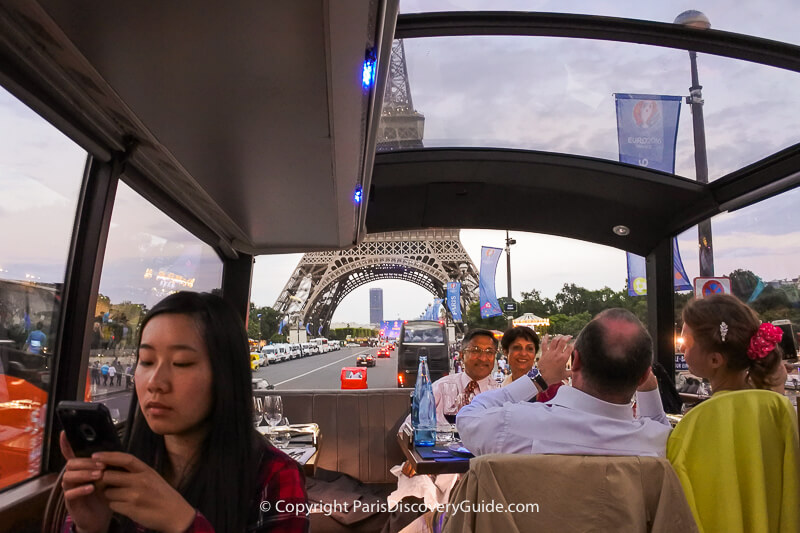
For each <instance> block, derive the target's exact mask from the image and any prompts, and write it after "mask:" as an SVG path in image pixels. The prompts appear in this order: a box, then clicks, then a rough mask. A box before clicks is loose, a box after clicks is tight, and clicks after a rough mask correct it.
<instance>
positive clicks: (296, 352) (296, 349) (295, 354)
mask: <svg viewBox="0 0 800 533" xmlns="http://www.w3.org/2000/svg"><path fill="white" fill-rule="evenodd" d="M289 355H290V357H291V358H292V359H300V358H301V357H303V355H305V354H304V353H303V352H302V351H301V350H300V345H299V344H296V343H295V344H290V345H289Z"/></svg>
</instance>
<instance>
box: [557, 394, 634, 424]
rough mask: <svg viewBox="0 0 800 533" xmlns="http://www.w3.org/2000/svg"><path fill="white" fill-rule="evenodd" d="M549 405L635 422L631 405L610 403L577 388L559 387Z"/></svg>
mask: <svg viewBox="0 0 800 533" xmlns="http://www.w3.org/2000/svg"><path fill="white" fill-rule="evenodd" d="M547 403H548V404H553V405H560V406H562V407H566V408H568V409H576V410H578V411H585V412H587V413H592V414H595V415H599V416H605V417H608V418H615V419H617V420H624V421H630V420H633V408H632V407H631V405H630V404H624V405H622V404H617V403H609V402H606V401H603V400H601V399H599V398H595V397H594V396H592V395H590V394H586V393H585V392H583V391H581V390H578V389H576V388H575V387H569V386H563V387H559V388H558V392H556V395H555V397H554V398H553V399H552V400H550V401H549V402H547Z"/></svg>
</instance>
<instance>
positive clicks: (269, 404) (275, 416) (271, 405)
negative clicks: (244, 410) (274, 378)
mask: <svg viewBox="0 0 800 533" xmlns="http://www.w3.org/2000/svg"><path fill="white" fill-rule="evenodd" d="M264 417H265V418H266V419H267V424H269V425H270V427H275V426H277V425H278V424H280V423H281V420H283V400H282V399H281V397H280V396H278V395H272V396H264Z"/></svg>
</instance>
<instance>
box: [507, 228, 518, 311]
mask: <svg viewBox="0 0 800 533" xmlns="http://www.w3.org/2000/svg"><path fill="white" fill-rule="evenodd" d="M512 244H517V241H516V240H515V239H512V238H511V237H509V236H508V230H506V281H507V282H508V299H509V300H511V299H512V298H511V245H512Z"/></svg>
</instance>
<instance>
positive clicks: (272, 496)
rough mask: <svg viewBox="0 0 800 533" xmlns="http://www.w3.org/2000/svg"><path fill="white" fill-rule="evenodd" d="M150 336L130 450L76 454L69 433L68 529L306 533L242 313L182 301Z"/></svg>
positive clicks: (176, 297)
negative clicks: (259, 399)
mask: <svg viewBox="0 0 800 533" xmlns="http://www.w3.org/2000/svg"><path fill="white" fill-rule="evenodd" d="M140 331H141V337H140V339H139V346H138V360H137V364H136V370H135V374H134V376H135V389H134V400H135V401H134V402H133V403H132V408H131V415H130V416H129V417H128V421H129V422H128V423H129V427H128V432H127V439H126V440H127V442H126V449H127V453H123V452H103V453H96V454H94V455H93V456H92V457H91V458H76V457H75V456H74V454H73V453H72V450H71V449H70V447H69V444H68V443H67V441H66V438H65V437H64V434H63V433H62V435H61V449H62V452H63V453H64V456H65V457H66V458H67V459H68V460H67V467H66V471H65V473H64V477H63V482H62V485H63V488H64V499H65V503H66V506H67V509H68V510H69V513H70V517H69V518H68V520H67V524H66V527H65V531H69V530H74V531H78V532H87V533H96V532H106V531H137V532H138V531H145V530H147V531H160V532H172V531H174V532H194V533H205V532H227V533H240V532H244V531H248V532H257V531H280V532H288V531H307V530H308V519H307V517H306V516H305V513H304V512H302V511H299V512H287V509H292V506H294V508H297V507H300V508H301V509H302V508H303V507H302V506H304V505H305V504H306V502H307V499H306V494H305V482H304V477H303V474H302V472H301V471H300V468H299V466H298V465H297V463H296V462H294V461H293V460H292V459H291V458H289V457H288V456H287V455H285V454H283V453H282V452H280V451H279V450H277V449H275V448H274V447H273V446H272V445H270V444H269V443H268V442H267V441H266V439H265V438H264V437H262V436H261V435H259V433H258V432H257V431H256V430H255V427H254V424H253V401H252V390H251V371H250V350H249V346H248V342H247V335H246V333H245V329H244V325H243V324H242V321H241V320H240V319H239V317H238V315H237V314H236V312H235V310H234V309H233V308H232V306H230V304H228V303H227V302H225V301H224V300H223V299H222V298H220V297H218V296H215V295H211V294H204V293H203V294H200V293H190V292H181V293H176V294H173V295H170V296H168V297H167V298H165V299H164V300H162V301H161V302H159V303H158V304H157V305H156V306H155V307H154V308H153V309H152V311H150V313H148V315H147V316H146V317H145V319H144V321H143V322H142V327H141V330H140ZM279 501H280V504H278V502H279Z"/></svg>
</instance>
